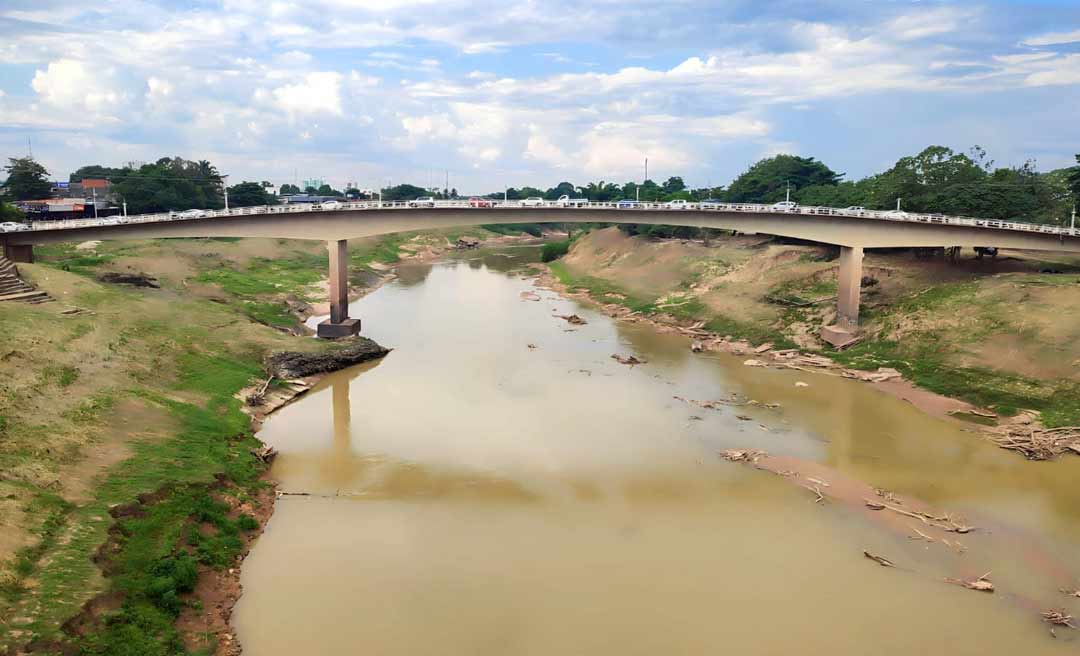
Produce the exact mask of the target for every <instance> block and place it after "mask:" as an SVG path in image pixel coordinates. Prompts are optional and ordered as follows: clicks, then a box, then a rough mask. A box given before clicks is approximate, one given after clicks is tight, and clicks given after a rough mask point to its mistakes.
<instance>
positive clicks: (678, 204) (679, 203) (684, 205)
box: [666, 198, 690, 210]
mask: <svg viewBox="0 0 1080 656" xmlns="http://www.w3.org/2000/svg"><path fill="white" fill-rule="evenodd" d="M666 207H667V208H668V209H669V210H685V209H690V203H688V202H686V201H685V200H683V199H681V198H676V199H675V200H672V201H668V202H667V203H666Z"/></svg>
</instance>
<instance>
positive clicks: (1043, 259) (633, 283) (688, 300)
mask: <svg viewBox="0 0 1080 656" xmlns="http://www.w3.org/2000/svg"><path fill="white" fill-rule="evenodd" d="M834 258H835V253H833V252H832V250H831V249H829V248H827V247H818V246H813V245H796V244H783V243H779V242H776V241H774V240H769V239H766V238H760V237H754V238H750V237H737V238H732V237H728V238H718V239H716V240H714V241H713V243H712V244H710V246H704V245H703V244H701V243H693V242H686V241H679V240H665V241H658V240H649V239H646V238H642V237H629V236H627V235H625V234H622V233H620V232H618V231H617V230H615V229H606V230H601V231H596V232H593V233H590V234H589V235H587V236H586V237H584V238H582V239H579V240H577V241H576V242H575V244H574V245H573V247H572V248H571V249H570V252H569V253H568V254H567V255H566V256H565V257H564V258H562V259H560V260H558V261H556V262H553V263H551V265H550V267H551V271H552V273H553V274H554V275H555V276H557V277H558V278H559V280H560V281H561V282H563V284H565V285H567V286H568V287H570V288H575V289H582V290H586V291H588V293H589V294H590V296H592V297H593V298H595V299H596V300H597V301H600V302H603V303H616V304H619V305H623V306H626V307H628V308H630V309H632V310H635V311H639V312H643V313H654V312H662V313H665V314H669V315H672V316H675V317H678V318H682V319H693V320H697V321H704V322H705V327H706V328H707V329H709V330H711V331H713V332H715V333H718V334H720V335H729V336H731V337H733V338H736V339H745V340H748V341H750V342H752V343H755V344H760V343H764V342H771V343H773V344H774V345H775V346H777V347H791V346H797V347H799V348H801V349H803V350H806V351H811V352H818V353H821V354H823V355H826V356H828V357H830V358H833V359H835V360H836V361H838V362H840V363H842V364H843V365H845V366H848V367H851V368H858V369H876V368H878V367H893V368H895V369H898V370H899V371H901V372H903V373H904V375H905V377H906V378H908V379H909V380H911V381H913V382H914V383H915V384H917V385H919V386H920V387H923V388H926V389H928V390H931V391H934V392H937V393H939V394H943V395H946V396H950V397H953V398H959V399H963V400H965V401H969V402H971V403H974V404H976V405H978V406H981V407H984V408H989V409H992V410H994V411H996V412H998V413H1000V414H1002V415H1010V414H1015V413H1016V412H1018V411H1019V410H1021V409H1030V410H1036V411H1039V412H1040V413H1041V414H1042V419H1043V421H1044V422H1045V423H1046V424H1047V425H1049V426H1063V425H1077V424H1080V261H1076V259H1075V258H1070V257H1069V256H1058V257H1056V258H1055V257H1054V256H1053V254H1031V255H1028V254H1023V253H1011V254H1005V255H1003V256H1002V257H1001V258H999V259H998V260H996V261H989V260H987V261H975V260H973V259H970V255H969V256H968V258H969V259H965V260H961V261H960V262H958V263H947V262H944V261H929V262H928V261H924V260H917V259H915V258H914V257H913V255H912V254H910V253H905V252H897V253H870V254H869V255H868V257H867V261H866V267H865V269H866V275H867V276H868V277H869V278H871V279H872V281H871V282H870V283H868V286H867V287H866V288H864V290H863V311H862V320H863V324H862V331H863V340H862V341H861V342H859V343H858V344H856V345H854V346H852V347H850V348H848V349H847V350H844V351H836V350H835V349H833V348H832V347H830V346H828V345H827V344H824V343H823V342H821V341H820V340H819V339H818V338H817V334H818V331H819V330H820V327H821V326H822V325H823V324H827V323H830V322H831V321H832V320H833V313H834V308H835V295H836V275H835V267H836V263H835V260H834ZM1048 260H1049V261H1048ZM1044 271H1054V272H1056V273H1044Z"/></svg>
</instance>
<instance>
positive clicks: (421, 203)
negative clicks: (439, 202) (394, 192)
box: [409, 196, 435, 207]
mask: <svg viewBox="0 0 1080 656" xmlns="http://www.w3.org/2000/svg"><path fill="white" fill-rule="evenodd" d="M409 207H435V197H434V196H421V197H420V198H417V199H416V200H410V201H409Z"/></svg>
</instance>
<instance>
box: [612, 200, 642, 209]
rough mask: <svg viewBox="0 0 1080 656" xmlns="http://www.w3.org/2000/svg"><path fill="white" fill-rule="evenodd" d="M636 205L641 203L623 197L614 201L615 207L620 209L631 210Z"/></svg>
mask: <svg viewBox="0 0 1080 656" xmlns="http://www.w3.org/2000/svg"><path fill="white" fill-rule="evenodd" d="M638 205H641V203H639V202H637V201H636V200H631V199H629V198H624V199H622V200H620V201H619V202H617V203H615V207H617V208H618V209H620V210H632V209H634V208H635V207H637V206H638Z"/></svg>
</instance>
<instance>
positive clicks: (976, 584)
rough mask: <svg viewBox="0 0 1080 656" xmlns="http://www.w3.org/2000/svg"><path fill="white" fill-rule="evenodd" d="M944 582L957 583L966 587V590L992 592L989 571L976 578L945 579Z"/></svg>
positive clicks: (992, 586) (992, 587)
mask: <svg viewBox="0 0 1080 656" xmlns="http://www.w3.org/2000/svg"><path fill="white" fill-rule="evenodd" d="M945 582H946V583H952V584H953V585H959V586H961V587H964V588H967V589H968V590H976V591H978V592H993V591H994V584H993V583H991V582H990V572H987V573H986V574H983V575H982V576H980V577H979V578H977V579H950V578H946V579H945Z"/></svg>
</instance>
